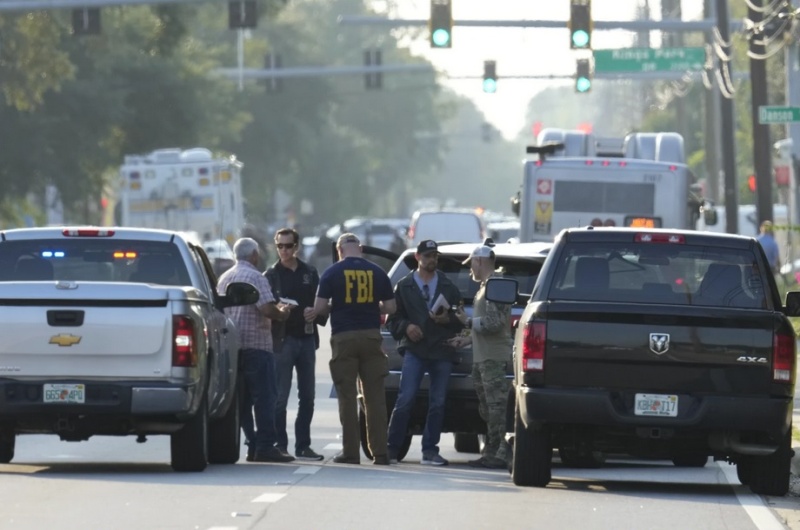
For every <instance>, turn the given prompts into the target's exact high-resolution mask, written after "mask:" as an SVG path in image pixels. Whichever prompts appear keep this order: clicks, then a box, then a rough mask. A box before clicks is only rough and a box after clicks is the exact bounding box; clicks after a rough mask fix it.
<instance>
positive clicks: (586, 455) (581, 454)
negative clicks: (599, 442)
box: [558, 447, 606, 469]
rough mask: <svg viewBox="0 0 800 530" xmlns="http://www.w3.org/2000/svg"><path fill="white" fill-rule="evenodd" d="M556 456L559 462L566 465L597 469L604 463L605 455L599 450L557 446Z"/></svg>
mask: <svg viewBox="0 0 800 530" xmlns="http://www.w3.org/2000/svg"><path fill="white" fill-rule="evenodd" d="M558 457H559V458H560V459H561V463H562V464H564V465H565V466H566V467H574V468H579V469H598V468H601V467H603V465H605V463H606V455H604V454H603V453H601V452H600V451H588V450H580V449H571V448H567V447H559V448H558Z"/></svg>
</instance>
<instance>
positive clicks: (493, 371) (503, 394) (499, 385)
mask: <svg viewBox="0 0 800 530" xmlns="http://www.w3.org/2000/svg"><path fill="white" fill-rule="evenodd" d="M472 380H473V381H474V382H475V392H477V394H478V412H479V413H480V415H481V418H482V419H483V421H485V422H486V443H485V444H484V446H483V451H482V454H483V455H484V456H496V457H497V458H502V459H503V460H505V459H506V454H507V451H508V448H507V444H506V440H505V437H506V404H507V402H508V389H509V381H508V380H507V379H506V363H504V362H501V361H489V360H487V361H482V362H479V363H475V364H473V365H472Z"/></svg>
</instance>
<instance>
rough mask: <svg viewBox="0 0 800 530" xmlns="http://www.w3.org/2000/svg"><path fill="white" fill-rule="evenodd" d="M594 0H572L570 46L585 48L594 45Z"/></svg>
mask: <svg viewBox="0 0 800 530" xmlns="http://www.w3.org/2000/svg"><path fill="white" fill-rule="evenodd" d="M592 25H593V24H592V0H570V6H569V47H570V48H571V49H573V50H583V49H589V48H591V47H592Z"/></svg>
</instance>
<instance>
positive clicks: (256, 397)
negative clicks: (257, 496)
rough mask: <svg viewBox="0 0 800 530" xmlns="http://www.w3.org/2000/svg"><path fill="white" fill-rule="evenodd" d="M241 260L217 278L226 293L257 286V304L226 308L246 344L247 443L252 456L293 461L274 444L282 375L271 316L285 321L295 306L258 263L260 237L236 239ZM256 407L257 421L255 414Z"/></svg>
mask: <svg viewBox="0 0 800 530" xmlns="http://www.w3.org/2000/svg"><path fill="white" fill-rule="evenodd" d="M233 253H234V254H235V256H236V264H235V265H234V266H233V267H232V268H230V269H228V270H227V271H225V272H224V273H223V274H222V276H221V277H220V278H219V281H218V282H217V291H218V292H219V293H220V294H224V293H225V289H227V287H228V285H229V284H231V283H233V282H243V283H249V284H250V285H252V286H253V287H255V288H256V290H257V291H258V295H259V297H258V301H257V302H256V303H255V304H250V305H243V306H236V307H229V308H226V309H225V313H226V314H227V315H228V316H229V317H230V318H231V320H232V321H233V323H234V324H235V325H236V329H237V330H238V332H239V338H240V341H241V348H242V352H241V355H242V373H243V374H244V389H245V396H244V399H243V400H242V402H241V403H242V410H241V425H242V431H243V432H244V435H245V443H246V444H247V460H248V461H253V462H291V461H292V460H294V457H293V456H291V455H288V454H286V453H284V452H281V451H280V449H278V448H277V447H275V441H276V440H275V401H276V396H277V391H278V390H277V385H278V383H277V380H276V378H275V360H274V358H273V354H272V333H271V329H270V327H271V322H270V319H275V320H279V321H284V320H286V319H287V318H288V317H289V313H290V311H291V309H290V308H289V307H288V306H286V305H285V304H276V302H275V299H274V298H273V296H272V289H271V287H270V285H269V282H268V281H267V279H266V278H265V277H264V276H262V274H261V272H260V271H259V270H258V269H257V268H256V264H257V263H258V262H259V259H260V256H259V251H258V243H257V242H256V241H255V240H254V239H252V238H249V237H243V238H241V239H239V240H237V241H236V243H235V244H234V245H233ZM254 413H255V427H254V425H253V414H254Z"/></svg>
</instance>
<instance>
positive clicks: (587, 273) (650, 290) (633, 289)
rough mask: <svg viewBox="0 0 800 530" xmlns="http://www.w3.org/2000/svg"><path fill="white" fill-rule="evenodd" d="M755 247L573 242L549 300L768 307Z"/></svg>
mask: <svg viewBox="0 0 800 530" xmlns="http://www.w3.org/2000/svg"><path fill="white" fill-rule="evenodd" d="M758 263H759V261H758V259H757V258H756V256H755V254H754V253H753V252H751V251H749V250H748V251H743V250H736V249H728V248H716V247H705V246H694V245H683V244H652V243H625V244H623V243H608V242H603V243H602V244H599V243H598V244H594V243H591V244H588V243H586V244H584V243H574V244H572V245H570V246H568V247H567V248H565V250H564V252H563V253H562V254H561V256H560V258H559V261H558V263H557V265H556V267H557V268H556V271H555V275H556V276H555V282H554V283H553V285H552V287H551V289H550V292H549V295H548V298H549V299H551V300H585V301H614V302H643V303H653V304H671V305H673V304H685V305H703V306H725V307H740V308H762V307H764V308H765V307H767V299H766V296H765V288H764V286H765V284H766V280H765V278H764V274H765V271H763V270H761V268H760V267H759V266H758Z"/></svg>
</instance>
